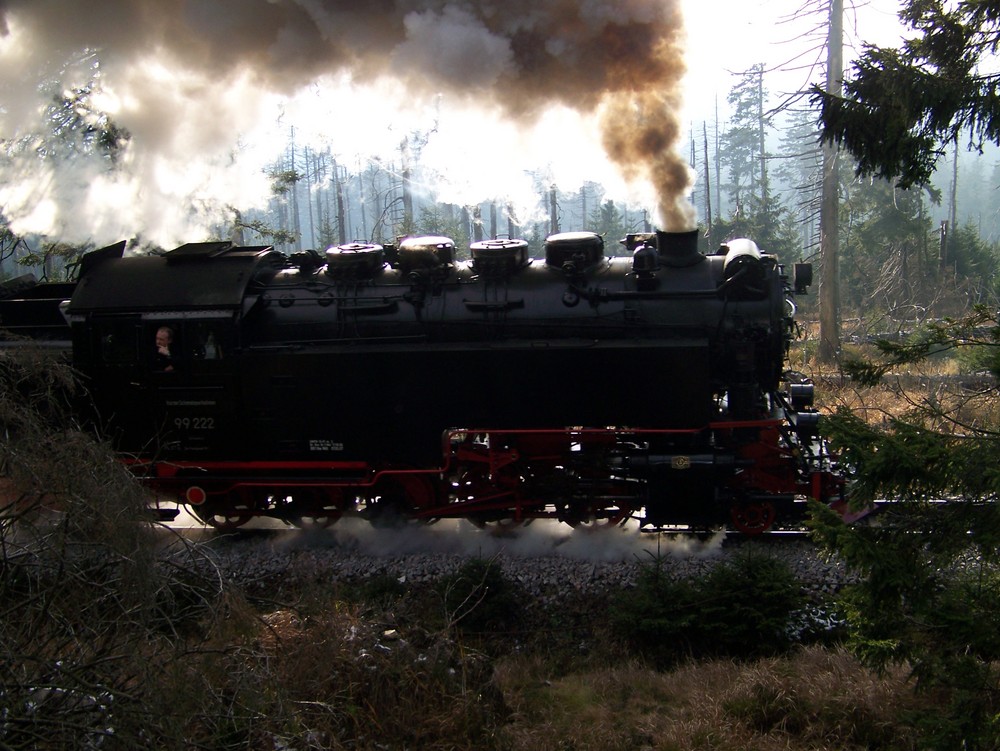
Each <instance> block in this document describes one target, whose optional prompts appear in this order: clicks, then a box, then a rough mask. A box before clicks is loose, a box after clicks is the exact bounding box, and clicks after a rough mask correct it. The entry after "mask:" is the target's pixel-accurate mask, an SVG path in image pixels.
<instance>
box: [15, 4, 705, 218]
mask: <svg viewBox="0 0 1000 751" xmlns="http://www.w3.org/2000/svg"><path fill="white" fill-rule="evenodd" d="M679 6H680V0H467V1H462V0H450V1H447V0H367V1H366V2H364V3H359V2H356V0H101V2H98V3H84V2H79V0H0V65H3V71H4V72H3V74H0V97H2V98H0V102H2V106H0V140H2V142H3V144H4V145H5V146H6V147H7V151H8V153H10V152H11V150H12V149H11V144H16V143H18V139H23V138H24V134H26V133H28V132H30V129H31V127H32V123H37V118H38V113H39V108H40V107H44V106H45V102H44V101H42V100H40V96H39V94H40V91H41V89H40V86H39V83H40V82H46V81H47V82H50V83H51V82H52V81H57V82H58V83H59V85H60V86H61V87H62V89H63V90H71V89H72V88H73V86H74V85H76V79H79V78H83V77H87V76H89V77H92V78H93V77H95V75H96V74H95V70H94V67H93V64H87V65H82V66H77V67H76V68H74V66H72V65H69V66H67V60H72V59H74V57H79V56H80V54H81V52H82V51H90V52H92V53H96V58H97V59H99V61H100V70H99V78H100V83H101V86H100V96H101V101H100V104H102V105H103V106H104V109H105V111H107V112H109V113H111V115H112V117H113V119H114V121H115V123H116V124H118V125H120V126H122V127H124V128H125V129H126V130H127V131H128V132H129V134H130V135H131V141H130V144H129V147H128V150H127V151H128V153H127V154H126V156H125V157H124V159H123V164H119V165H118V169H117V170H116V171H114V172H112V171H110V170H108V169H103V170H102V169H100V168H98V169H97V170H96V171H92V172H89V173H88V172H82V173H78V174H75V175H66V174H63V173H61V172H60V173H59V174H56V173H54V172H47V171H46V169H44V168H40V167H39V166H38V164H33V163H30V162H29V163H27V164H26V163H25V161H24V160H23V159H22V160H19V161H18V163H17V164H13V163H12V164H10V165H8V166H7V168H6V174H5V175H3V185H2V186H0V210H3V211H4V213H5V214H6V215H7V216H8V218H9V219H11V220H12V221H15V220H18V219H22V220H24V219H25V218H26V217H30V216H32V215H33V216H34V221H35V222H36V223H37V224H39V225H41V224H43V223H44V222H45V221H46V220H53V223H55V224H60V223H61V224H62V225H63V226H69V225H70V224H71V222H70V221H69V219H70V217H71V216H72V215H74V214H75V215H77V216H79V215H80V214H82V213H88V214H93V216H95V217H96V216H99V215H102V214H101V209H100V206H101V204H102V203H107V202H108V200H109V197H111V198H113V202H114V204H115V206H116V210H115V212H114V217H115V218H117V219H119V220H120V219H123V218H127V220H128V221H134V222H137V223H143V222H146V223H155V222H157V221H159V222H161V223H164V221H165V219H166V221H168V222H169V223H170V224H171V225H172V226H174V227H175V228H176V227H185V226H188V225H194V224H197V223H198V222H199V221H200V220H201V216H200V214H201V212H202V211H203V210H204V211H207V210H208V208H207V207H208V206H209V205H210V204H211V203H212V201H213V200H218V199H220V198H222V199H223V200H224V201H225V202H226V203H229V204H233V205H238V204H239V202H240V201H252V200H253V198H254V196H258V195H259V194H264V193H266V186H265V185H264V183H265V182H266V181H264V180H263V179H259V178H260V176H259V175H258V176H257V177H252V176H250V174H249V173H247V172H241V171H239V170H237V169H233V167H234V165H235V163H236V162H237V161H247V160H246V152H247V151H248V150H249V151H253V149H255V148H260V149H261V154H263V153H264V152H263V149H264V148H265V146H270V148H271V149H272V150H273V149H274V148H275V147H276V146H277V147H278V148H280V144H275V143H273V142H272V143H270V144H263V143H261V144H257V143H254V142H252V139H250V138H249V136H248V134H250V133H252V132H254V131H255V128H256V126H258V125H259V124H260V123H261V122H263V121H266V120H268V118H269V117H270V118H273V115H271V114H270V113H273V112H274V111H276V109H277V108H278V107H280V106H281V103H282V101H283V98H286V97H293V96H300V97H301V95H302V92H304V91H305V92H308V91H310V87H315V86H316V85H317V82H326V83H330V82H333V81H336V82H339V83H340V84H342V85H346V86H349V87H351V88H352V90H354V91H360V90H363V89H365V88H366V87H382V88H379V89H378V90H379V91H381V92H383V93H382V94H381V97H382V98H381V99H380V100H379V104H378V106H377V108H375V109H373V110H369V111H366V112H359V111H357V110H356V109H355V108H354V107H350V106H343V105H341V106H340V107H339V109H338V106H337V104H336V103H334V102H328V103H327V105H328V110H327V114H326V115H324V116H323V117H322V118H321V120H322V128H319V123H317V122H315V121H314V122H313V127H316V128H317V129H322V130H323V131H324V135H325V136H326V137H327V138H328V139H330V140H332V141H334V142H338V141H340V142H344V143H347V142H349V141H350V140H351V138H352V137H353V136H352V135H351V130H352V129H354V130H358V129H361V130H364V129H365V128H366V127H368V126H367V125H366V121H365V118H379V119H388V120H391V121H394V122H393V123H392V125H394V126H395V127H396V131H395V136H394V137H395V138H396V142H397V143H398V140H399V137H400V136H401V134H402V133H405V132H406V131H408V130H409V129H410V126H409V125H408V124H407V122H406V120H405V116H406V113H407V112H412V111H414V108H415V107H419V106H423V107H427V106H430V104H431V103H433V102H435V101H440V100H441V98H442V97H444V98H445V99H446V101H447V102H448V103H449V104H450V105H451V104H454V105H455V106H458V105H463V106H466V107H473V106H474V108H475V111H476V112H479V113H482V114H481V119H482V120H483V121H487V120H488V121H491V122H492V121H504V122H510V123H514V124H517V125H519V126H520V125H523V126H526V127H527V126H531V125H535V124H537V123H538V122H539V121H540V120H541V119H543V116H544V115H545V113H546V112H549V111H551V110H552V109H553V108H562V109H565V110H569V111H571V112H574V113H577V116H578V117H579V118H580V119H587V118H591V117H592V116H594V115H596V116H597V122H598V123H599V127H600V133H601V136H600V139H601V142H602V144H603V148H604V150H605V152H606V156H607V158H608V159H610V160H611V161H612V163H613V164H614V165H616V167H617V168H618V170H619V172H620V174H621V175H623V176H624V177H625V178H626V179H628V180H633V181H644V182H646V183H648V184H652V185H653V186H654V187H655V191H656V201H657V203H658V204H659V206H658V208H659V214H660V217H659V218H660V221H661V222H662V224H663V225H664V227H665V228H667V229H687V228H689V226H691V225H693V218H692V216H691V214H690V207H688V206H687V201H686V195H685V194H686V192H687V190H688V188H689V183H690V175H689V170H688V169H687V167H686V165H685V164H684V161H683V159H681V158H680V156H679V155H678V154H676V153H675V149H674V146H675V145H676V142H677V140H678V134H679V127H678V125H679V123H678V118H679V116H680V98H679V92H680V85H681V78H682V76H683V74H684V66H683V60H682V54H681V53H682V42H683V23H682V19H681V15H680V7H679ZM388 86H391V87H392V88H386V87H388ZM386 91H391V92H393V93H392V94H390V95H389V96H391V97H392V98H391V99H386V98H385V97H386V94H385V93H384V92H386ZM446 116H447V113H442V115H441V117H442V119H443V118H444V117H446ZM21 146H22V148H21V152H22V153H24V152H26V153H30V152H31V149H30V148H24V145H23V144H21ZM237 154H239V157H237ZM598 157H599V155H595V157H593V158H598ZM578 158H579V159H580V160H581V161H584V162H585V161H587V160H588V159H589V158H592V157H590V156H588V155H587V154H580V155H579V157H578ZM8 161H11V160H8ZM16 167H19V168H20V169H21V171H20V172H17V171H16V169H15V168H16ZM105 167H106V165H105ZM92 169H93V168H92ZM223 173H227V174H228V176H226V174H223ZM81 195H82V196H83V200H82V201H81V198H80V197H81ZM71 196H74V197H72V198H71ZM150 196H153V197H155V198H156V199H157V200H149V199H150ZM171 198H174V199H176V205H175V206H174V207H173V208H170V209H167V208H165V207H164V206H163V205H162V202H163V200H164V199H165V200H167V201H168V202H169V201H170V200H171ZM72 201H75V204H73V203H71V202H72ZM55 217H58V220H55V219H54V218H55ZM109 221H110V219H109ZM99 223H100V222H99V221H96V224H98V225H99ZM106 229H107V231H109V232H110V231H112V228H111V227H107V228H106ZM139 229H141V227H135V228H133V231H138V230H139Z"/></svg>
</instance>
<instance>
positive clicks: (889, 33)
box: [682, 0, 902, 120]
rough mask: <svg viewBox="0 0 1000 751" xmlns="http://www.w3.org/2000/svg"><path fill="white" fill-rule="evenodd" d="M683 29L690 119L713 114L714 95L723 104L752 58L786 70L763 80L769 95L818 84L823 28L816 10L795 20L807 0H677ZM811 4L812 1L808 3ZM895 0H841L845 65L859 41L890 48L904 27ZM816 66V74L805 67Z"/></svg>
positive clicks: (821, 65) (897, 39) (768, 65)
mask: <svg viewBox="0 0 1000 751" xmlns="http://www.w3.org/2000/svg"><path fill="white" fill-rule="evenodd" d="M682 2H683V7H684V16H685V23H686V25H687V29H688V48H687V60H688V86H687V96H686V103H687V109H688V117H689V118H690V119H692V120H701V119H711V118H712V117H714V107H715V99H716V97H717V98H718V101H719V106H720V108H724V107H725V103H726V95H727V94H728V93H729V90H730V89H731V88H732V86H733V85H734V84H735V83H736V82H737V80H738V74H739V73H741V72H742V71H745V70H747V69H749V68H750V67H751V66H753V65H755V64H756V63H761V62H762V63H764V64H765V66H766V68H767V69H772V68H774V69H776V68H780V67H784V68H785V69H786V70H785V72H778V71H775V72H774V73H771V74H769V75H768V77H767V79H766V80H767V82H768V89H769V90H770V92H771V95H772V97H774V98H776V97H778V96H779V95H780V94H781V93H784V92H790V91H795V90H797V89H799V88H801V87H803V86H805V85H806V84H807V83H813V82H815V83H819V82H821V79H822V76H823V63H824V62H825V54H824V53H822V52H821V49H820V48H821V45H822V41H823V39H822V38H821V37H823V38H825V34H826V30H827V25H826V22H825V18H824V17H823V16H822V15H821V14H816V13H814V14H812V15H809V14H806V15H805V16H804V17H802V18H798V19H796V18H795V13H796V11H797V9H799V8H800V7H802V6H805V5H806V4H807V0H742V1H741V0H723V2H711V0H682ZM809 2H810V4H815V2H816V0H809ZM900 4H901V3H900V0H861V1H859V2H856V3H852V2H851V0H845V7H846V16H847V17H846V18H845V22H844V34H845V45H847V47H848V48H847V49H845V51H844V64H845V66H849V65H850V61H851V60H852V59H853V58H854V52H855V51H860V49H861V43H862V42H870V43H875V44H880V45H895V44H897V43H898V42H899V40H900V33H901V31H902V26H901V24H900V23H899V19H898V15H897V14H898V11H899V7H900ZM813 64H816V68H815V70H814V71H810V66H811V65H813Z"/></svg>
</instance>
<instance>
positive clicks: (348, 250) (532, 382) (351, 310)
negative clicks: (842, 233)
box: [63, 232, 842, 532]
mask: <svg viewBox="0 0 1000 751" xmlns="http://www.w3.org/2000/svg"><path fill="white" fill-rule="evenodd" d="M624 242H625V244H626V247H627V248H628V249H629V250H630V251H631V256H630V257H609V256H607V255H606V254H605V248H604V241H603V239H602V238H601V237H600V236H599V235H596V234H593V233H589V232H569V233H561V234H556V235H553V236H551V237H549V238H548V239H547V240H546V242H545V253H544V258H537V259H536V258H529V256H528V244H527V243H526V242H524V241H522V240H515V239H498V240H491V241H486V242H478V243H475V244H473V245H472V246H471V248H470V251H471V260H468V261H457V260H456V259H455V247H454V243H453V242H452V241H451V240H450V239H448V238H444V237H411V238H406V239H404V240H402V241H401V242H399V243H398V244H396V245H387V246H380V245H366V244H350V245H343V246H339V247H334V248H330V249H329V250H327V251H326V252H325V253H323V254H321V253H318V252H316V251H306V252H300V253H295V254H293V255H291V256H285V255H284V254H282V253H280V252H278V251H276V250H274V249H273V248H271V247H234V246H233V245H231V244H230V243H225V242H213V243H197V244H188V245H183V246H181V247H179V248H176V249H175V250H172V251H169V252H167V253H164V254H163V255H159V256H125V255H124V253H123V249H124V244H119V245H117V246H112V247H110V248H106V249H103V250H101V251H97V252H95V253H93V254H91V255H89V256H87V257H86V258H85V259H84V263H83V265H82V269H81V273H80V277H79V280H78V282H77V284H76V286H75V289H73V290H72V294H71V296H70V297H69V299H68V302H66V303H64V304H63V312H64V314H65V317H66V320H67V321H68V322H69V326H70V330H71V332H72V352H73V355H72V356H73V362H74V365H75V367H76V368H77V369H78V370H79V371H80V372H81V373H82V374H83V376H84V378H85V381H86V386H87V389H88V390H89V395H90V400H89V401H90V406H91V407H92V409H93V413H92V419H93V420H94V421H95V422H96V423H97V424H99V425H100V426H101V427H102V429H103V430H104V431H105V433H106V434H107V435H109V436H110V437H111V438H112V439H113V441H114V444H115V446H116V447H117V449H118V450H119V451H120V452H121V455H122V457H123V460H124V461H127V462H129V463H130V465H131V466H132V468H133V469H134V471H135V472H136V474H137V475H139V476H140V477H141V478H142V479H143V480H144V481H145V482H146V483H148V485H149V487H150V488H151V490H152V491H153V492H154V494H155V495H156V497H157V498H158V499H160V500H159V501H158V502H162V501H176V502H179V503H182V504H187V506H189V507H190V509H191V510H192V511H193V513H194V514H195V515H197V516H198V517H199V518H200V519H202V520H203V521H204V522H206V523H208V524H210V525H212V526H213V527H216V528H219V529H231V528H235V527H238V526H240V525H242V524H244V523H246V522H247V521H249V520H251V519H253V518H255V517H275V518H280V519H283V520H286V521H288V522H291V523H296V524H320V525H325V524H329V523H332V522H334V521H336V519H337V518H339V517H340V516H341V515H344V514H361V515H363V516H366V517H368V518H371V519H373V520H374V519H387V518H408V519H423V520H428V521H430V520H436V519H440V518H446V517H460V518H465V519H469V520H471V521H472V522H474V523H477V524H481V525H503V524H510V523H520V522H526V521H529V520H532V519H537V518H550V519H558V520H561V521H564V522H567V523H569V524H572V525H579V524H597V525H601V524H607V525H611V524H618V523H623V522H624V521H625V520H627V519H629V518H637V519H638V520H639V521H640V523H641V524H643V525H645V526H646V527H648V528H663V527H670V526H674V525H684V526H688V527H693V528H705V527H713V526H716V525H720V524H724V523H732V524H735V526H736V527H738V528H739V529H741V530H743V531H745V532H760V531H763V530H766V529H768V528H770V527H771V526H772V525H773V524H775V523H776V522H779V523H780V522H782V521H783V520H785V519H792V518H797V517H799V516H800V515H801V512H802V509H803V507H804V506H805V500H806V499H807V498H810V497H812V498H816V499H819V500H821V501H824V502H828V503H830V502H835V501H837V500H838V499H840V496H841V495H842V482H841V480H840V478H839V477H838V476H837V474H836V472H835V471H834V468H833V467H832V464H831V461H830V459H829V457H827V456H826V455H825V454H824V451H823V449H822V443H821V442H820V441H818V440H817V439H816V423H817V414H816V412H815V411H814V410H813V409H812V408H811V406H810V405H811V385H808V384H805V383H795V382H793V383H788V382H787V381H786V380H785V378H784V375H783V372H784V364H785V358H786V355H787V351H788V347H789V343H790V341H791V338H792V333H793V327H794V322H793V320H792V315H793V313H794V305H793V303H792V297H793V295H794V294H795V293H802V292H804V291H805V289H806V287H807V286H808V284H809V282H810V274H809V267H808V266H807V265H805V264H796V265H795V266H794V269H793V272H794V273H791V274H789V273H787V271H786V269H785V268H784V267H783V266H782V265H781V264H780V263H779V262H778V259H777V258H775V257H774V256H772V255H768V254H766V253H763V252H761V251H760V250H759V249H758V248H757V246H756V245H755V244H754V243H753V242H752V241H750V240H748V239H739V240H733V241H731V242H729V243H727V244H726V245H723V246H722V247H721V248H720V249H719V251H718V252H717V253H716V254H714V255H707V256H706V255H704V254H702V253H700V252H698V250H697V232H688V233H666V232H658V233H655V234H653V233H650V234H637V235H629V236H628V237H627V238H626V240H625V241H624Z"/></svg>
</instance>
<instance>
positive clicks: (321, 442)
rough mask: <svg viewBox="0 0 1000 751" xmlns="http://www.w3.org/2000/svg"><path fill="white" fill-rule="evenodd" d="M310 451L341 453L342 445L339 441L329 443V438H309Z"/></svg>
mask: <svg viewBox="0 0 1000 751" xmlns="http://www.w3.org/2000/svg"><path fill="white" fill-rule="evenodd" d="M309 450H310V451H343V450H344V444H343V443H341V442H340V441H331V440H330V439H329V438H310V439H309Z"/></svg>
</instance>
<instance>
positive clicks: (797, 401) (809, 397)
mask: <svg viewBox="0 0 1000 751" xmlns="http://www.w3.org/2000/svg"><path fill="white" fill-rule="evenodd" d="M815 395H816V387H815V386H813V384H811V383H793V384H791V385H790V386H789V387H788V396H789V398H790V399H791V402H792V409H794V410H796V411H798V410H801V409H806V408H807V407H811V406H812V404H813V399H814V398H815Z"/></svg>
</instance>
